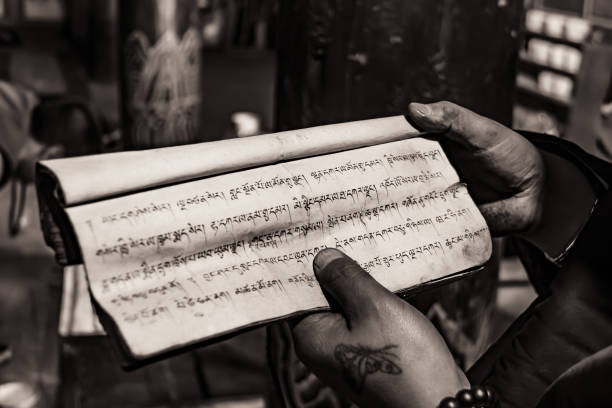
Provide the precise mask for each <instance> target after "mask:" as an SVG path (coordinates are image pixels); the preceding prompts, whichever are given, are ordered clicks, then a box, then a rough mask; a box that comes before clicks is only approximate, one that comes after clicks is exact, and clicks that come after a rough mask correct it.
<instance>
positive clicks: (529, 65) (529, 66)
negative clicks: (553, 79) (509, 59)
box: [519, 56, 577, 79]
mask: <svg viewBox="0 0 612 408" xmlns="http://www.w3.org/2000/svg"><path fill="white" fill-rule="evenodd" d="M519 65H520V66H521V68H525V70H527V71H529V72H540V71H551V72H554V73H556V74H560V75H565V76H567V77H570V78H572V79H574V78H576V75H577V74H576V73H572V72H569V71H566V70H563V69H559V68H554V67H551V66H549V65H544V64H540V63H539V62H535V61H532V60H530V59H528V58H526V57H523V56H521V57H519Z"/></svg>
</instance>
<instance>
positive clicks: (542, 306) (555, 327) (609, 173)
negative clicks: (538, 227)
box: [468, 134, 612, 407]
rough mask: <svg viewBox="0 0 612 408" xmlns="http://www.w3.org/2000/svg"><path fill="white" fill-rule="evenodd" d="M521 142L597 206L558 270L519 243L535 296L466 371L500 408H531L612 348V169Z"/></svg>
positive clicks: (552, 141) (567, 146)
mask: <svg viewBox="0 0 612 408" xmlns="http://www.w3.org/2000/svg"><path fill="white" fill-rule="evenodd" d="M525 136H526V137H527V138H529V139H530V140H531V141H532V143H534V144H535V145H536V146H537V147H538V148H540V149H543V150H546V151H548V152H551V153H554V154H558V155H560V156H563V157H565V158H567V159H568V160H570V161H571V162H572V163H574V164H575V165H576V166H577V167H578V168H579V169H581V171H583V172H584V174H585V175H586V176H587V177H588V178H589V180H591V183H592V185H593V188H594V190H595V192H596V194H597V196H598V197H599V203H598V205H597V207H596V209H595V211H594V213H593V215H592V216H591V218H590V220H589V221H588V223H587V225H586V227H585V228H584V230H583V231H582V233H581V234H580V236H579V237H578V240H577V241H576V243H575V245H574V247H573V248H572V250H571V251H570V253H569V255H568V256H567V258H566V259H565V261H564V263H563V265H562V266H561V267H558V266H556V265H554V264H552V263H551V262H549V261H547V260H546V258H545V257H544V256H543V254H542V253H540V252H539V250H537V249H536V248H535V247H533V246H530V245H529V244H528V243H525V242H518V244H517V248H518V252H519V254H520V256H521V258H522V260H523V261H524V263H525V265H526V268H527V269H528V273H529V274H530V276H531V277H532V280H533V277H536V278H537V282H534V286H536V287H537V288H538V292H539V296H538V298H537V299H536V300H535V301H534V303H533V304H532V305H531V306H530V307H529V308H528V310H527V311H525V312H524V313H523V314H522V315H521V316H520V317H519V318H518V319H517V320H516V321H515V322H514V323H513V324H512V325H511V327H510V328H509V329H508V330H507V331H506V333H504V335H503V336H502V337H501V338H500V340H499V341H497V342H496V343H495V344H494V345H493V346H492V347H491V348H490V349H489V350H488V351H487V352H486V353H485V355H484V356H483V357H482V358H481V359H480V360H479V361H478V362H477V363H476V364H475V365H474V366H473V367H472V368H471V369H470V370H469V372H468V378H469V379H470V381H471V382H472V384H488V385H490V386H491V387H492V388H494V389H495V390H496V391H497V392H498V394H499V395H500V399H501V401H502V406H504V407H535V406H536V405H537V403H538V401H539V400H540V398H541V397H542V396H543V395H544V393H545V391H546V389H547V388H548V387H549V386H550V385H551V384H552V383H553V382H554V381H555V380H556V379H557V378H558V377H559V376H561V375H562V374H563V373H564V372H565V371H566V370H567V369H569V368H570V367H571V366H573V365H574V364H577V363H578V362H580V361H581V360H583V359H585V358H587V357H589V356H591V355H592V354H594V353H596V352H597V351H599V350H601V349H603V348H605V347H607V346H609V345H610V344H612V297H611V296H609V294H610V293H611V290H612V284H611V282H610V281H611V279H610V277H609V276H608V275H609V274H607V273H604V272H605V271H609V270H610V267H611V266H612V262H610V261H609V260H608V259H607V258H608V256H607V251H606V248H604V247H605V245H606V244H605V240H603V241H602V240H601V238H602V237H605V234H606V231H608V230H609V229H610V227H612V223H611V217H612V197H610V195H609V194H608V192H607V188H608V185H609V184H610V181H612V165H610V164H608V163H607V162H604V161H602V160H599V159H597V158H595V157H593V156H590V155H588V154H587V153H585V152H584V151H582V150H581V149H580V148H578V147H577V146H575V145H573V144H571V143H568V142H565V141H563V140H560V139H556V138H551V137H547V136H542V135H535V134H526V135H525ZM559 205H563V203H559ZM559 222H563V220H559ZM604 254H605V255H604Z"/></svg>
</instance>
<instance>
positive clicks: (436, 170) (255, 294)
mask: <svg viewBox="0 0 612 408" xmlns="http://www.w3.org/2000/svg"><path fill="white" fill-rule="evenodd" d="M67 212H68V215H69V217H70V219H71V221H72V223H73V225H74V228H75V232H76V234H77V236H78V240H79V242H80V245H81V250H82V254H83V259H84V262H85V266H86V270H87V274H88V278H89V283H90V287H91V290H92V293H93V295H94V297H95V298H96V300H97V301H98V303H99V304H100V305H101V306H102V307H103V308H104V309H105V310H106V312H107V313H108V314H109V315H110V316H112V317H113V319H114V320H115V321H116V324H117V325H118V327H119V330H120V332H121V334H122V336H123V338H124V339H125V341H126V343H127V344H128V347H129V348H130V350H131V352H132V354H133V355H134V356H135V357H136V358H139V357H146V356H150V355H153V354H156V353H158V352H161V351H165V350H168V349H173V348H177V347H181V346H184V345H187V344H189V343H193V342H196V341H199V340H202V339H206V338H209V337H212V336H215V335H218V334H221V333H226V332H230V331H233V330H235V329H237V328H240V327H243V326H246V325H249V324H252V323H254V322H259V321H266V320H269V319H275V318H278V317H282V316H287V315H290V314H292V313H295V312H298V311H303V310H309V309H314V308H323V307H327V306H328V304H327V302H326V300H325V298H324V296H323V294H322V292H321V289H320V287H319V286H318V284H317V280H316V278H315V276H314V274H313V270H312V260H313V258H314V256H315V255H316V254H317V252H318V251H319V250H321V249H322V248H325V247H334V248H339V249H341V250H343V251H344V252H346V253H347V254H348V255H349V256H351V257H353V258H354V259H355V260H357V261H358V262H359V263H360V264H361V265H362V266H363V267H364V268H365V269H366V270H367V271H368V272H369V273H371V274H372V275H373V276H374V277H375V278H376V279H377V280H379V281H380V282H381V283H382V284H383V285H385V286H386V287H387V288H389V289H391V290H393V291H397V290H401V289H404V288H408V287H410V286H413V285H417V284H419V283H423V282H427V281H430V280H432V279H436V278H440V277H443V276H446V275H449V274H451V273H454V272H458V271H462V270H465V269H468V268H470V267H473V266H476V265H480V264H482V263H484V262H485V261H486V260H487V259H488V258H489V256H490V253H491V240H490V236H489V231H488V229H487V226H486V223H485V221H484V219H483V218H482V216H481V214H480V212H479V211H478V209H477V207H476V206H475V205H474V203H473V202H472V200H471V198H470V197H469V195H468V193H467V189H466V187H465V186H464V185H462V184H460V183H459V178H458V176H457V174H456V172H455V171H454V169H453V168H452V166H451V165H450V164H449V162H448V160H447V158H446V156H445V155H444V153H443V151H442V149H441V147H440V145H439V144H438V143H437V142H435V141H432V140H427V139H422V138H415V139H409V140H403V141H397V142H391V143H386V144H381V145H376V146H372V147H366V148H361V149H356V150H351V151H346V152H341V153H333V154H328V155H323V156H317V157H313V158H308V159H301V160H296V161H291V162H286V163H281V164H276V165H272V166H266V167H261V168H256V169H251V170H246V171H240V172H235V173H229V174H225V175H221V176H215V177H210V178H206V179H201V180H197V181H192V182H187V183H183V184H179V185H174V186H170V187H165V188H161V189H155V190H150V191H146V192H142V193H138V194H133V195H128V196H124V197H120V198H115V199H111V200H106V201H101V202H96V203H92V204H87V205H81V206H77V207H72V208H68V209H67Z"/></svg>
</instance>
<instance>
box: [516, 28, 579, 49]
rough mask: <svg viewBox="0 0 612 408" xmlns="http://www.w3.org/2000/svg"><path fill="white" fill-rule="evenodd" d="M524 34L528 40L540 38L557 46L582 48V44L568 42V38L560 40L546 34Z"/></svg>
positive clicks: (525, 32)
mask: <svg viewBox="0 0 612 408" xmlns="http://www.w3.org/2000/svg"><path fill="white" fill-rule="evenodd" d="M523 34H525V37H528V38H539V39H541V40H546V41H550V42H554V43H557V44H563V45H569V46H570V47H574V48H578V49H580V48H582V43H577V42H574V41H571V40H568V39H566V38H559V37H551V36H550V35H547V34H544V33H534V32H533V31H527V30H525V31H523Z"/></svg>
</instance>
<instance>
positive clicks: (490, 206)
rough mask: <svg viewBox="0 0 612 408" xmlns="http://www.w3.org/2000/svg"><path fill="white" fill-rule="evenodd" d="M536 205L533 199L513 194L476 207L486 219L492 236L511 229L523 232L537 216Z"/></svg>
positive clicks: (502, 233) (505, 232)
mask: <svg viewBox="0 0 612 408" xmlns="http://www.w3.org/2000/svg"><path fill="white" fill-rule="evenodd" d="M536 205H537V203H536V202H534V200H533V199H530V198H528V197H522V196H514V197H510V198H508V199H505V200H501V201H496V202H492V203H486V204H481V205H479V206H478V209H479V210H480V212H481V213H482V216H483V217H484V219H485V220H486V221H487V225H488V226H489V229H490V230H491V234H492V235H494V236H500V235H504V234H507V233H508V232H510V231H512V232H515V233H524V232H526V231H527V229H528V228H529V227H530V226H532V225H533V224H534V221H535V220H534V218H536V217H537V208H533V207H535V206H536Z"/></svg>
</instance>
